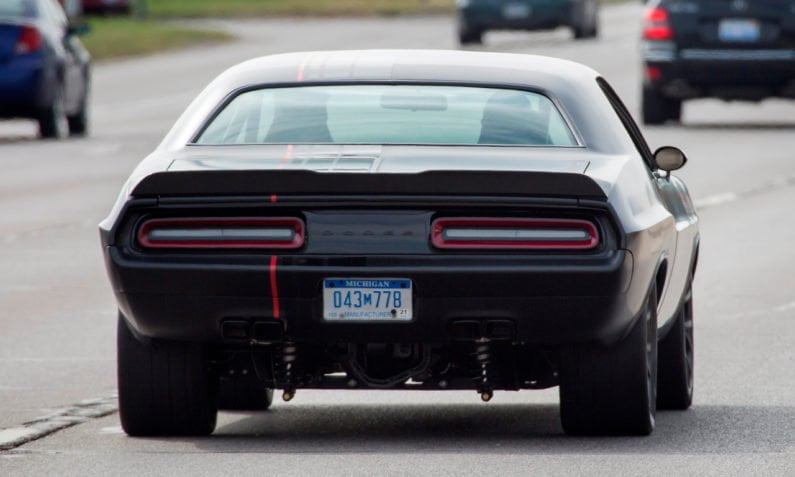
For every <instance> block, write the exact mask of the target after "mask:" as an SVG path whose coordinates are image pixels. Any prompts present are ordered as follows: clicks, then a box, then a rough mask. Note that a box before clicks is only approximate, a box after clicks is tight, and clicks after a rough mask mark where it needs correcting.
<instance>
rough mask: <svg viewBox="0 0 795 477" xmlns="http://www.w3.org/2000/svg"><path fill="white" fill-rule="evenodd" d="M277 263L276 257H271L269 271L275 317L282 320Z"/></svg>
mask: <svg viewBox="0 0 795 477" xmlns="http://www.w3.org/2000/svg"><path fill="white" fill-rule="evenodd" d="M276 262H277V257H276V255H271V264H270V267H269V271H270V281H271V299H272V300H273V317H274V318H276V319H279V318H281V309H280V308H279V284H278V283H276Z"/></svg>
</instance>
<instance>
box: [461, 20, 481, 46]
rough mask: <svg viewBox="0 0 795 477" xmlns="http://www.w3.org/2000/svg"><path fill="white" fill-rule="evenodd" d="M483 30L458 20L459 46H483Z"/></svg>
mask: <svg viewBox="0 0 795 477" xmlns="http://www.w3.org/2000/svg"><path fill="white" fill-rule="evenodd" d="M483 33H484V32H483V30H480V29H477V28H474V27H472V26H470V25H468V24H467V22H466V20H464V19H463V18H460V17H459V18H458V43H460V44H461V45H473V44H476V45H481V44H483Z"/></svg>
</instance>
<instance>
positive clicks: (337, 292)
mask: <svg viewBox="0 0 795 477" xmlns="http://www.w3.org/2000/svg"><path fill="white" fill-rule="evenodd" d="M411 291H412V287H411V280H408V279H402V278H327V279H325V280H323V319H324V320H326V321H411V319H412V318H413V314H412V306H411V299H412V295H411Z"/></svg>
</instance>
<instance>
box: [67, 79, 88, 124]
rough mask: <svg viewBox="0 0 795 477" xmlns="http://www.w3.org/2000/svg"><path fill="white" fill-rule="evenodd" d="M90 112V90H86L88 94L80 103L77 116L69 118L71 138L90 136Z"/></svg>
mask: <svg viewBox="0 0 795 477" xmlns="http://www.w3.org/2000/svg"><path fill="white" fill-rule="evenodd" d="M86 84H87V83H86ZM88 111H89V110H88V90H86V94H85V96H84V97H83V100H82V101H81V102H80V110H79V111H78V112H77V114H75V115H73V116H69V117H68V118H67V119H68V121H69V135H70V136H85V135H86V134H88V118H89V114H88Z"/></svg>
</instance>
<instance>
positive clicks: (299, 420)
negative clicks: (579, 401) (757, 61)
mask: <svg viewBox="0 0 795 477" xmlns="http://www.w3.org/2000/svg"><path fill="white" fill-rule="evenodd" d="M639 15H640V7H639V6H638V5H636V4H634V3H633V4H630V5H624V6H619V7H615V8H610V9H604V10H603V16H602V20H603V23H602V32H603V35H602V37H601V38H600V39H599V40H596V41H587V42H577V43H575V42H573V41H572V40H571V39H570V34H569V33H568V32H566V31H563V30H561V31H555V32H549V33H539V34H512V33H494V34H489V35H488V36H487V37H486V45H485V46H484V47H483V48H484V49H488V50H498V51H510V52H523V53H540V54H546V55H551V56H560V57H564V58H569V59H573V60H576V61H580V62H584V63H586V64H588V65H590V66H592V67H594V68H596V69H597V70H599V71H601V72H602V74H603V75H604V76H605V77H606V78H607V79H608V80H609V81H610V82H611V83H612V84H613V86H614V87H615V89H616V90H617V91H618V92H619V94H620V95H621V96H622V97H623V98H624V99H625V100H626V102H627V103H628V105H629V106H630V108H631V109H632V110H633V111H636V110H637V104H638V97H639V91H638V90H639V75H640V63H639V55H638V53H639V47H638V44H637V38H638V18H639ZM215 25H216V26H221V27H223V28H229V29H233V30H234V31H236V32H237V33H238V34H240V35H241V41H239V42H237V43H234V44H228V45H223V46H212V47H206V48H197V49H193V50H189V51H183V52H177V53H169V54H163V55H157V56H152V57H148V58H142V59H135V60H129V61H121V62H115V63H107V64H102V65H97V66H96V68H95V73H94V78H95V82H94V96H93V133H92V135H91V137H90V138H88V139H84V140H68V141H62V142H45V141H38V140H35V139H34V133H35V129H34V128H33V126H32V125H31V124H27V123H19V122H17V123H0V170H1V171H2V172H1V173H0V429H12V431H0V441H2V440H3V439H4V438H6V439H7V438H8V435H9V432H16V430H15V429H16V428H18V427H19V426H20V425H22V424H24V423H26V422H30V421H33V420H36V419H38V418H40V417H42V416H51V419H50V420H49V421H42V422H43V423H44V424H41V423H40V425H39V426H40V427H41V426H44V427H45V428H46V426H47V425H50V426H54V427H62V426H64V425H65V423H74V422H78V425H75V426H73V427H70V428H67V429H64V430H61V431H59V432H56V433H54V434H52V435H49V436H48V437H45V438H42V439H39V440H35V441H31V442H28V443H27V444H25V445H22V446H19V447H16V448H14V449H12V450H7V451H0V475H81V476H83V475H107V474H127V475H146V474H181V475H218V474H226V473H232V472H234V473H238V474H243V475H253V474H274V475H314V474H320V473H323V474H331V475H337V474H358V475H372V474H388V475H392V474H396V475H402V474H414V473H421V474H431V473H432V474H434V475H461V474H469V475H472V474H477V473H483V474H486V473H488V474H541V475H580V474H582V475H666V476H667V475H716V476H717V475H720V476H723V475H795V354H794V353H793V348H792V344H793V340H794V339H795V272H793V270H794V269H795V247H793V246H792V245H793V244H794V243H795V212H794V211H793V208H792V204H795V168H793V164H795V103H791V102H783V101H766V102H764V103H763V104H761V105H743V104H723V103H720V102H717V101H700V102H697V103H694V104H688V105H687V106H686V107H685V113H684V121H685V126H681V127H658V128H649V129H647V130H646V134H647V138H648V139H649V142H650V143H651V145H652V147H654V146H658V145H663V144H673V145H678V146H681V147H682V148H683V149H684V150H685V151H686V152H687V153H688V155H689V157H690V162H689V164H688V165H687V167H686V168H685V169H684V170H683V171H682V173H681V176H682V177H684V179H685V180H686V181H687V182H688V184H689V185H690V188H691V193H692V195H693V196H694V197H695V198H696V200H697V202H698V205H699V209H700V214H701V219H702V236H703V240H702V244H703V246H702V254H701V260H700V268H699V274H698V277H697V279H696V282H695V300H696V325H695V330H696V340H697V343H696V396H695V403H694V406H693V408H692V409H691V410H689V411H687V412H665V413H660V414H659V415H658V422H657V429H656V431H655V432H654V434H653V435H652V436H650V437H648V438H611V439H603V438H589V439H585V438H569V437H566V436H564V435H563V434H562V431H561V429H560V425H559V423H558V408H557V391H556V390H554V389H553V390H548V391H543V392H531V391H524V392H519V393H515V392H514V393H511V392H500V393H497V394H496V395H495V398H494V400H493V401H492V402H491V403H488V404H483V403H481V402H479V399H478V396H477V395H476V393H475V392H446V393H410V392H358V393H351V392H347V393H346V392H329V391H315V392H310V391H299V393H298V395H297V397H296V399H295V400H294V401H293V402H291V403H289V404H285V403H282V402H278V403H276V405H275V406H274V407H273V409H272V410H271V411H269V412H267V413H263V414H254V415H248V414H235V413H222V414H221V416H220V421H219V426H218V429H217V431H216V433H215V434H214V435H213V436H211V437H209V438H201V439H131V438H128V437H126V436H124V435H123V434H122V432H121V430H120V428H119V425H118V422H117V416H116V415H115V414H109V415H107V416H105V417H102V418H97V419H90V416H91V415H92V413H93V414H104V413H106V412H107V410H108V406H110V407H111V408H112V403H113V400H112V395H113V393H114V392H115V361H114V360H115V349H114V339H115V331H114V329H115V322H116V320H115V307H114V302H113V298H112V295H111V292H110V289H109V286H108V284H107V282H106V279H105V275H104V269H103V265H102V261H101V256H100V249H99V242H98V237H97V230H96V224H97V223H98V222H99V221H100V220H101V219H102V218H103V216H104V215H105V214H106V213H107V211H108V210H109V208H110V206H111V204H112V202H113V200H114V199H115V197H116V194H117V192H118V190H119V188H120V187H121V185H122V183H123V181H124V179H125V178H126V176H127V175H128V174H129V172H130V171H131V170H132V168H133V167H134V165H135V164H136V163H137V162H138V161H139V160H140V159H141V158H142V157H143V156H144V155H145V154H146V153H147V152H149V151H150V150H151V149H152V148H153V147H154V146H155V145H156V144H157V143H158V141H159V140H160V139H161V138H162V137H163V135H164V134H165V132H166V131H167V129H168V128H169V127H170V125H171V124H172V122H173V121H174V120H175V119H176V117H177V116H178V114H179V113H180V112H181V111H182V109H183V108H184V107H185V106H186V105H187V103H188V102H189V101H190V100H191V98H192V97H194V96H195V95H196V94H197V93H198V92H199V91H200V90H201V88H202V87H203V86H204V85H205V84H206V83H207V82H208V81H209V80H211V79H212V78H213V77H214V76H215V75H216V74H218V73H219V72H221V71H222V70H223V69H224V68H226V67H227V66H231V65H232V64H234V63H236V62H239V61H241V60H244V59H247V58H250V57H253V56H258V55H260V54H267V53H273V52H281V51H295V50H308V49H341V48H374V47H418V48H452V47H454V46H455V45H454V43H453V36H452V30H453V25H452V21H451V19H449V18H443V17H432V18H411V19H364V20H344V19H329V20H318V21H315V20H272V21H262V20H251V21H241V22H237V23H215ZM109 397H110V398H109ZM94 398H106V400H104V401H100V402H99V408H97V407H96V406H94V405H93V404H92V403H91V402H84V403H83V405H81V406H80V407H78V408H70V409H65V408H64V407H65V406H70V405H73V404H75V403H79V402H81V401H83V400H85V399H94ZM108 398H109V399H108ZM103 406H105V407H103ZM52 416H55V417H54V418H53V417H52ZM83 421H85V422H83ZM53 423H54V424H53Z"/></svg>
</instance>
